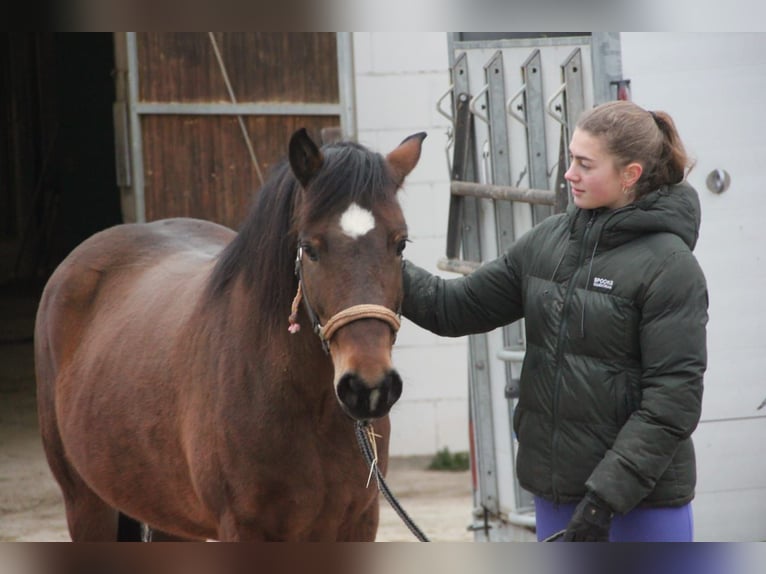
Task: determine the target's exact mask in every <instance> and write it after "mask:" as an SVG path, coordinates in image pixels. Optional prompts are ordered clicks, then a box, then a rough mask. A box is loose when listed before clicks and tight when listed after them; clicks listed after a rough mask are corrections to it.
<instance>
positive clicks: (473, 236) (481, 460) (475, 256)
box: [447, 53, 500, 514]
mask: <svg viewBox="0 0 766 574" xmlns="http://www.w3.org/2000/svg"><path fill="white" fill-rule="evenodd" d="M452 74H453V78H452V83H453V84H454V86H455V94H456V95H457V98H456V109H455V118H456V123H455V160H454V162H453V168H452V180H453V181H458V182H468V181H475V180H476V149H475V141H474V140H475V137H474V127H473V115H472V114H471V110H470V107H469V104H470V100H471V98H470V96H469V94H470V90H469V86H468V63H467V57H466V54H465V53H463V54H461V55H460V57H458V58H457V59H456V61H455V67H454V68H453V70H452ZM453 207H456V208H457V209H455V211H457V212H458V215H457V217H455V214H454V213H453ZM478 208H479V206H478V199H477V198H475V197H465V198H463V197H460V196H455V195H452V196H451V198H450V221H449V223H450V228H451V229H452V230H453V237H450V235H449V232H450V228H448V230H447V231H448V249H454V247H455V245H456V244H455V243H454V241H455V238H454V229H455V224H456V223H457V224H458V225H459V226H460V228H461V229H460V238H459V245H460V246H461V247H462V253H463V258H464V259H466V260H469V261H476V262H477V263H478V262H480V261H481V260H482V257H481V251H482V249H481V242H480V236H479V232H480V228H479V223H480V218H479V209H478ZM450 240H451V241H452V242H450ZM447 256H448V257H451V258H454V257H456V256H457V253H456V252H454V251H453V252H452V253H450V252H448V253H447ZM488 347H489V341H488V336H487V334H486V333H482V334H479V335H471V336H469V337H468V357H469V368H468V372H469V375H470V378H469V385H468V393H469V405H470V409H469V411H470V416H471V422H472V424H474V441H475V443H474V444H475V445H476V450H477V454H478V456H477V464H478V468H477V469H476V476H477V479H478V481H479V484H480V488H479V493H480V498H481V504H482V506H484V508H486V509H487V510H488V511H489V512H492V513H495V514H496V513H497V512H499V509H500V505H499V500H498V485H497V464H496V461H495V456H494V451H495V439H494V432H493V423H492V384H491V381H490V373H489V349H488Z"/></svg>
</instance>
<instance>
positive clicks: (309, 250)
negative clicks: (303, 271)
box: [301, 243, 319, 261]
mask: <svg viewBox="0 0 766 574" xmlns="http://www.w3.org/2000/svg"><path fill="white" fill-rule="evenodd" d="M301 249H303V252H304V253H305V254H306V257H308V258H309V259H311V261H316V260H318V259H319V255H317V252H316V249H314V247H313V246H312V245H310V244H308V243H304V244H303V245H301Z"/></svg>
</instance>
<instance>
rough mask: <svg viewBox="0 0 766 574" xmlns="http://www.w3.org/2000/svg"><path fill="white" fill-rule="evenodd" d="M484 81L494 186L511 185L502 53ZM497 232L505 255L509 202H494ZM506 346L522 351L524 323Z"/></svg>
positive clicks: (509, 376) (506, 329) (506, 336)
mask: <svg viewBox="0 0 766 574" xmlns="http://www.w3.org/2000/svg"><path fill="white" fill-rule="evenodd" d="M484 77H485V79H486V81H487V86H489V88H488V91H487V108H488V110H487V114H488V116H489V119H490V121H489V141H490V158H491V162H492V183H494V184H495V185H510V183H511V161H510V159H511V154H510V142H509V140H508V119H507V118H508V116H507V115H506V103H505V100H506V98H505V65H504V62H503V53H502V52H501V51H499V50H498V51H497V52H495V54H494V55H493V56H492V57H491V58H490V59H489V61H488V62H487V64H486V65H485V66H484ZM494 208H495V209H494V211H495V230H496V234H495V235H496V237H497V250H498V253H499V254H501V253H505V252H506V251H507V250H508V249H510V247H511V246H512V245H513V243H514V241H515V239H516V234H515V232H514V221H513V210H514V206H513V204H512V203H511V202H510V201H501V200H495V201H494ZM503 345H504V346H505V347H511V348H514V349H523V347H524V336H523V327H522V322H521V321H514V322H513V323H511V324H510V325H504V326H503ZM505 377H506V381H507V384H509V383H510V381H512V380H513V368H512V366H511V365H505Z"/></svg>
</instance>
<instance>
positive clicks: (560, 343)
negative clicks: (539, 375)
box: [551, 212, 597, 505]
mask: <svg viewBox="0 0 766 574" xmlns="http://www.w3.org/2000/svg"><path fill="white" fill-rule="evenodd" d="M596 217H597V214H596V212H593V213H591V216H590V219H589V220H588V223H587V224H586V226H585V232H584V233H583V238H582V245H581V247H580V255H579V257H578V259H577V270H576V271H575V273H574V275H572V278H571V279H570V280H569V287H567V292H566V295H565V296H564V303H563V305H562V309H561V324H560V325H559V334H558V339H557V341H556V377H555V379H554V380H555V383H554V387H553V439H552V442H551V478H552V481H551V486H552V488H553V503H554V504H556V505H558V504H559V503H560V500H559V493H558V490H557V488H556V478H555V477H556V466H557V463H558V460H557V459H558V456H557V454H556V453H557V449H558V442H559V395H560V394H561V378H562V376H563V372H562V371H563V369H562V366H561V361H562V360H563V357H564V338H565V337H566V330H567V329H566V317H567V312H568V311H569V306H570V304H571V302H572V295H573V293H574V290H575V287H576V286H577V279H579V278H580V273H581V272H582V265H583V262H584V261H585V255H586V253H587V249H586V247H587V243H588V235H589V234H590V231H591V229H592V228H593V223H594V222H595V221H596Z"/></svg>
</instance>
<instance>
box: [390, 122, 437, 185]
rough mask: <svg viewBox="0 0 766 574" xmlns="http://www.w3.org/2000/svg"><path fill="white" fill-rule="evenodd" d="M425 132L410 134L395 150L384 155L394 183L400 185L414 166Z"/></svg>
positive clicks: (416, 162) (418, 157)
mask: <svg viewBox="0 0 766 574" xmlns="http://www.w3.org/2000/svg"><path fill="white" fill-rule="evenodd" d="M426 135H427V134H426V132H420V133H417V134H412V135H411V136H408V137H406V138H405V139H404V141H403V142H402V143H400V144H399V147H397V148H396V149H395V150H393V151H392V152H391V153H389V154H388V155H387V156H386V160H387V161H388V165H390V166H391V169H392V170H393V172H394V177H395V178H396V183H397V184H398V185H401V184H402V182H403V181H404V178H405V177H407V176H408V175H409V173H410V172H411V171H412V170H413V169H414V168H415V166H416V165H417V164H418V160H419V159H420V148H421V147H422V144H423V140H424V139H426Z"/></svg>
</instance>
